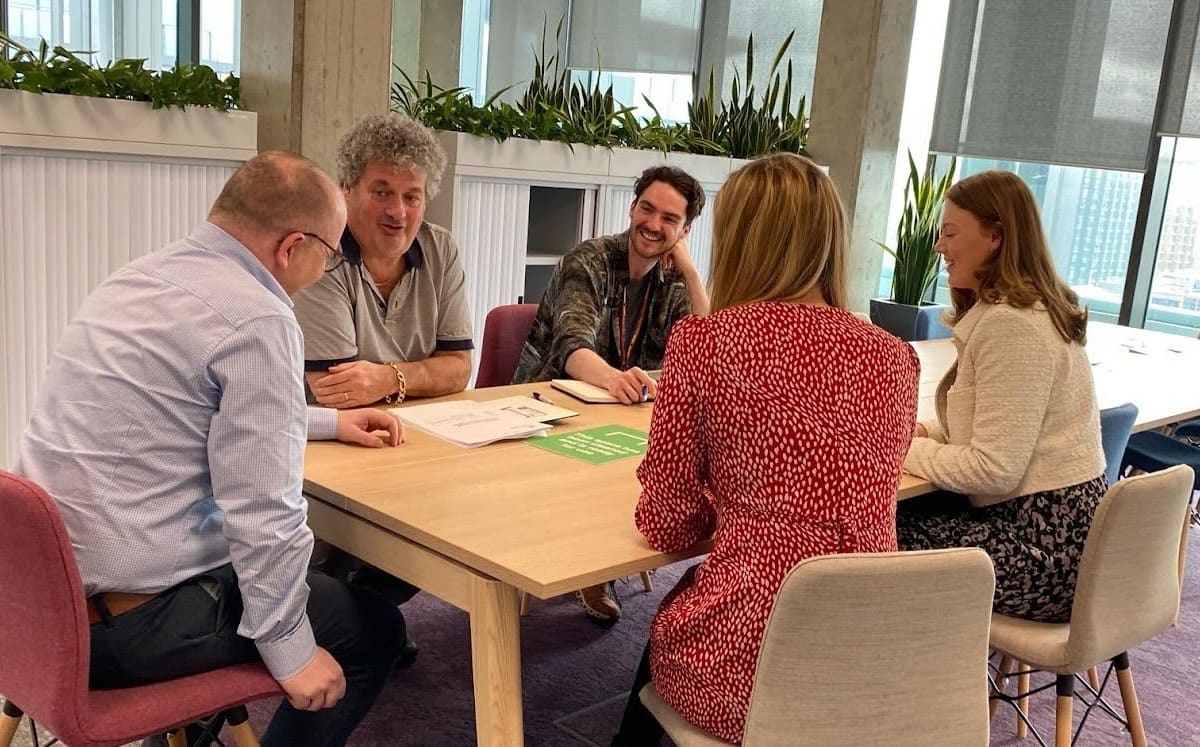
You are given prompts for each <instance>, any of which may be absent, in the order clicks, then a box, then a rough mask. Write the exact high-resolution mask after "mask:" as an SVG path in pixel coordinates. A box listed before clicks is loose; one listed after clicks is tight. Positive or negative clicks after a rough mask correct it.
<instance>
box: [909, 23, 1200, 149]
mask: <svg viewBox="0 0 1200 747" xmlns="http://www.w3.org/2000/svg"><path fill="white" fill-rule="evenodd" d="M1188 1H1189V2H1190V1H1191V0H1188ZM1170 17H1171V0H1054V1H1053V2H1047V1H1046V0H957V1H956V2H953V3H951V5H950V14H949V18H948V20H947V27H946V44H945V49H944V51H943V55H942V74H941V80H940V83H939V86H938V97H937V106H936V109H935V115H934V126H933V136H932V141H931V149H932V150H934V151H937V152H940V153H954V154H961V155H969V156H978V157H986V158H1004V159H1015V160H1021V161H1035V162H1044V163H1055V164H1064V165H1074V166H1090V167H1098V168H1113V169H1127V170H1141V169H1143V168H1144V167H1145V160H1146V148H1147V145H1148V143H1149V141H1150V137H1151V134H1152V127H1153V118H1154V107H1155V100H1156V96H1157V92H1158V88H1159V82H1160V77H1161V74H1162V66H1163V55H1164V52H1165V49H1166V38H1167V27H1168V25H1169V22H1170ZM1194 108H1195V107H1194V106H1193V109H1194Z"/></svg>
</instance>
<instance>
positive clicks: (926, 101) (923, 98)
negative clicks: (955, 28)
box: [814, 0, 950, 298]
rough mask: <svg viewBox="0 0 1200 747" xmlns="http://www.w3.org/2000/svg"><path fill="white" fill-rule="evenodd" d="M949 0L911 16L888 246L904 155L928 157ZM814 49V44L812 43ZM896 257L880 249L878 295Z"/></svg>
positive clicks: (895, 223)
mask: <svg viewBox="0 0 1200 747" xmlns="http://www.w3.org/2000/svg"><path fill="white" fill-rule="evenodd" d="M949 5H950V0H918V2H917V13H916V17H915V18H914V19H913V40H912V49H911V50H910V51H909V53H908V74H907V76H906V78H905V85H904V109H903V112H902V114H901V117H900V144H899V147H898V148H897V149H896V173H895V175H894V176H893V178H892V191H891V198H892V202H891V205H890V207H889V208H888V222H887V230H886V232H885V233H884V236H883V238H881V239H880V241H882V242H883V243H884V244H887V245H888V246H894V245H895V243H896V230H897V228H899V226H900V216H901V214H902V213H903V212H904V185H905V184H906V183H907V182H908V155H909V153H911V154H912V157H913V160H914V161H915V162H916V164H917V168H918V169H924V167H925V162H926V161H927V160H928V158H929V132H930V130H931V129H932V128H933V107H934V104H935V103H936V101H937V80H938V71H939V69H940V67H941V61H942V41H943V40H944V39H945V36H946V13H947V11H948V10H949ZM814 50H815V46H814ZM895 266H896V260H894V259H893V258H892V256H891V255H890V254H888V253H886V252H884V253H883V265H882V267H881V268H880V273H879V289H878V293H877V295H878V296H879V297H880V298H888V297H889V296H891V294H892V274H893V271H894V269H895Z"/></svg>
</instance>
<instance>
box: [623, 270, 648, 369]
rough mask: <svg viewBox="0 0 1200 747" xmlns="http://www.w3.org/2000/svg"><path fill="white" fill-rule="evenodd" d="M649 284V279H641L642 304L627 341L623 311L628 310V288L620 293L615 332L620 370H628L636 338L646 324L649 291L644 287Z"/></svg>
mask: <svg viewBox="0 0 1200 747" xmlns="http://www.w3.org/2000/svg"><path fill="white" fill-rule="evenodd" d="M648 282H650V280H649V278H643V279H642V286H641V288H642V302H641V304H640V305H639V306H638V318H637V325H636V326H635V327H634V328H633V334H632V335H630V336H629V339H628V340H626V339H625V309H627V308H629V286H628V285H626V286H625V289H624V290H622V291H621V323H620V328H619V329H618V330H617V332H618V333H619V336H618V337H617V352H618V353H619V354H620V356H621V370H622V371H624V370H628V368H629V359H630V358H632V357H633V346H634V345H636V344H637V341H638V336H639V335H641V333H642V327H643V326H644V324H645V322H646V310H647V309H648V308H649V306H650V289H649V288H647V287H646V283H648Z"/></svg>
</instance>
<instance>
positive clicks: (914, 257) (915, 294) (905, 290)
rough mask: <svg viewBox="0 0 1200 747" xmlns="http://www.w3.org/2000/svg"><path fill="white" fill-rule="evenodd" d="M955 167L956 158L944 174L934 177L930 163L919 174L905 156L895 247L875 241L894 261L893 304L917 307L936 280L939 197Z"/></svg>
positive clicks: (910, 158)
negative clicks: (900, 210) (903, 181)
mask: <svg viewBox="0 0 1200 747" xmlns="http://www.w3.org/2000/svg"><path fill="white" fill-rule="evenodd" d="M955 164H956V159H951V160H950V166H949V168H947V169H946V172H945V173H944V174H942V175H941V176H940V177H937V176H936V175H935V173H934V164H933V161H930V162H929V163H928V164H926V166H925V172H924V173H923V174H922V173H921V172H918V171H917V164H916V162H915V161H913V157H912V153H909V154H908V181H907V182H906V183H905V185H904V212H903V213H901V215H900V226H899V228H897V230H896V247H895V248H894V249H893V248H892V247H889V246H887V245H886V244H883V243H882V242H878V241H877V242H875V243H877V244H879V246H880V247H882V248H883V250H884V251H886V252H887V253H888V254H890V255H892V257H894V258H895V260H896V269H895V271H894V273H893V275H892V300H893V301H895V302H896V303H903V304H909V305H912V306H920V305H921V303H922V302H923V301H924V300H925V299H926V298H927V296H928V294H929V289H930V287H931V286H932V285H933V281H934V279H935V278H937V266H938V254H937V252H935V251H934V250H933V247H934V244H936V243H937V238H938V219H939V218H940V216H941V210H940V208H941V203H942V198H943V197H944V196H945V194H946V190H947V189H949V188H950V183H951V182H952V181H953V180H954V167H955Z"/></svg>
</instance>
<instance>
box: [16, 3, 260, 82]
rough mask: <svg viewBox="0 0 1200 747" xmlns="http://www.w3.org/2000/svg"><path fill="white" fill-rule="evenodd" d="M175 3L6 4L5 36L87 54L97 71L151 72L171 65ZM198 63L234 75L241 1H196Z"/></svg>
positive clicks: (238, 46) (175, 28)
mask: <svg viewBox="0 0 1200 747" xmlns="http://www.w3.org/2000/svg"><path fill="white" fill-rule="evenodd" d="M177 12H178V3H177V0H8V16H7V19H6V20H7V22H8V32H9V35H10V36H11V37H12V38H13V39H15V40H16V41H18V42H20V43H21V44H24V45H25V46H27V47H36V46H37V44H38V43H39V41H40V40H41V39H45V40H46V41H47V42H48V43H49V44H51V45H55V44H61V45H63V46H65V47H67V48H68V49H71V50H75V51H85V52H92V58H91V59H92V62H93V63H94V64H96V65H97V66H103V65H106V64H108V63H109V62H111V61H112V60H114V59H117V58H121V57H133V58H142V59H145V60H146V66H147V67H149V68H152V69H167V68H170V67H173V66H174V65H175V53H176V48H177V29H178V24H177ZM200 33H201V38H200V62H202V63H203V64H206V65H209V66H211V67H212V68H213V69H214V70H216V71H217V72H218V73H222V74H223V73H229V72H236V71H237V69H238V62H239V57H240V47H241V38H240V37H241V0H200Z"/></svg>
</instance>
